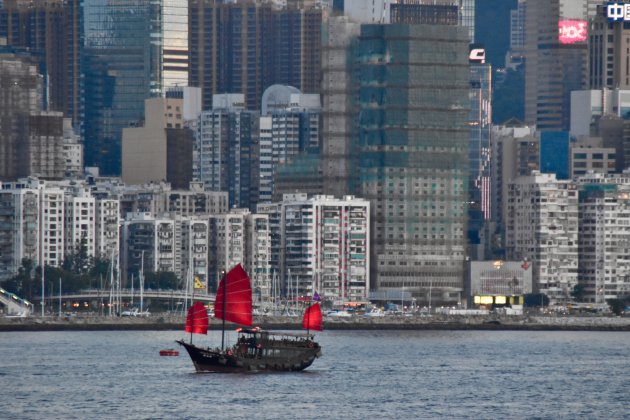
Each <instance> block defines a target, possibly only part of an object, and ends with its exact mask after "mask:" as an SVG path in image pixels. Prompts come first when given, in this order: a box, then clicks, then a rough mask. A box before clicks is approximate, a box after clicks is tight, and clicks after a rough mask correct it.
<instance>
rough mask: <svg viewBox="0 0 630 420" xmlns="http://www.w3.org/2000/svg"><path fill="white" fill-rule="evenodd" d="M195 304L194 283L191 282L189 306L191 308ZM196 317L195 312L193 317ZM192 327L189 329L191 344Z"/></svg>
mask: <svg viewBox="0 0 630 420" xmlns="http://www.w3.org/2000/svg"><path fill="white" fill-rule="evenodd" d="M194 304H195V284H194V283H193V288H192V292H191V297H190V306H191V308H192V307H193V305H194ZM196 317H197V314H195V318H196ZM192 335H193V333H192V329H191V330H190V344H192Z"/></svg>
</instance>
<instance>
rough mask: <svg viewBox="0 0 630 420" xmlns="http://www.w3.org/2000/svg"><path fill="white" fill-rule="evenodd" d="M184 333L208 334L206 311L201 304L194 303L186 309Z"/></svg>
mask: <svg viewBox="0 0 630 420" xmlns="http://www.w3.org/2000/svg"><path fill="white" fill-rule="evenodd" d="M185 331H186V332H189V333H195V334H208V311H207V310H206V307H205V306H204V305H203V303H201V302H195V303H194V304H193V306H191V307H190V309H188V317H187V318H186V329H185Z"/></svg>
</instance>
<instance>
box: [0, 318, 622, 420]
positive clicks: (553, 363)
mask: <svg viewBox="0 0 630 420" xmlns="http://www.w3.org/2000/svg"><path fill="white" fill-rule="evenodd" d="M184 337H185V338H186V339H189V337H188V336H186V335H185V334H184V333H183V332H178V331H55V332H2V333H0V358H1V359H0V389H1V390H2V399H1V401H2V402H0V418H2V419H232V418H234V419H311V418H312V419H370V418H379V419H383V418H387V419H390V418H391V419H426V418H449V419H451V418H475V419H478V418H484V419H485V418H507V417H509V418H553V419H556V418H567V419H569V418H570V419H575V418H588V419H592V418H606V419H611V418H613V419H614V418H619V419H621V418H628V416H629V415H630V375H629V374H628V366H630V363H629V362H630V333H628V332H575V331H563V332H559V331H378V330H375V331H343V330H342V331H326V332H323V333H320V334H318V335H317V340H318V341H319V342H320V343H321V344H322V346H323V349H324V354H323V356H322V357H321V358H320V359H317V360H316V361H315V363H314V364H313V365H312V366H311V367H310V368H309V369H308V370H306V371H304V372H299V373H276V374H268V373H250V374H197V373H194V368H193V366H192V363H191V361H190V359H189V358H188V355H187V354H185V352H184V350H183V349H179V350H180V356H178V357H161V356H159V351H160V350H162V349H166V348H176V347H175V346H177V345H176V344H175V343H174V340H175V339H179V338H184ZM229 337H230V338H231V339H234V333H230V334H229ZM193 340H194V341H195V342H196V343H199V344H203V343H208V344H209V345H212V346H216V345H217V344H220V342H221V333H220V332H217V331H212V332H211V333H210V335H209V336H208V337H205V336H195V337H193Z"/></svg>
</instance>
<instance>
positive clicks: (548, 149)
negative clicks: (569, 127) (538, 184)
mask: <svg viewBox="0 0 630 420" xmlns="http://www.w3.org/2000/svg"><path fill="white" fill-rule="evenodd" d="M570 169H571V168H570V166H569V132H568V131H542V132H541V133H540V172H542V173H553V174H556V179H569V178H570V177H571V175H570V174H571V170H570Z"/></svg>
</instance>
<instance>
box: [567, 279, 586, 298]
mask: <svg viewBox="0 0 630 420" xmlns="http://www.w3.org/2000/svg"><path fill="white" fill-rule="evenodd" d="M584 293H586V289H585V287H584V285H583V284H582V283H578V284H576V285H575V287H573V291H572V292H571V296H573V299H575V300H576V301H578V302H581V301H582V299H584Z"/></svg>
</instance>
